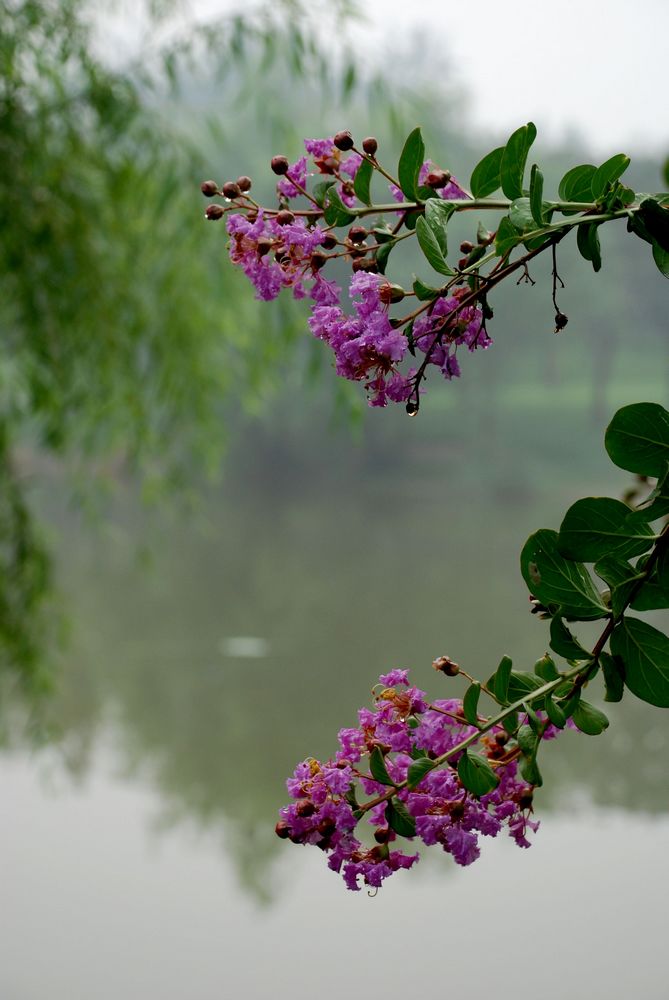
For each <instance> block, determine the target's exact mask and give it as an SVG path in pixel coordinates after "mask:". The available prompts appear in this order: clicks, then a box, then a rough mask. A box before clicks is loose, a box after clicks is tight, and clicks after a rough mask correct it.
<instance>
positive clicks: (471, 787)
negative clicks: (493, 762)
mask: <svg viewBox="0 0 669 1000" xmlns="http://www.w3.org/2000/svg"><path fill="white" fill-rule="evenodd" d="M458 777H459V778H460V781H461V782H462V784H463V785H464V786H465V788H466V789H467V791H468V792H471V794H472V795H473V796H474V797H475V798H477V799H480V798H481V796H482V795H487V794H488V792H492V790H493V788H497V786H498V785H499V778H498V777H497V775H496V774H495V772H494V771H493V769H492V767H491V766H490V764H489V763H488V761H487V760H486V759H485V757H481V755H480V754H477V753H470V752H469V751H468V750H465V751H464V753H463V754H462V756H461V757H460V760H459V761H458Z"/></svg>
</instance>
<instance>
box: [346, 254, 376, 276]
mask: <svg viewBox="0 0 669 1000" xmlns="http://www.w3.org/2000/svg"><path fill="white" fill-rule="evenodd" d="M351 268H352V270H353V271H354V272H357V271H367V273H368V274H378V271H379V265H378V264H377V263H376V261H375V260H369V259H367V258H365V257H356V258H355V260H354V261H353V264H352V265H351Z"/></svg>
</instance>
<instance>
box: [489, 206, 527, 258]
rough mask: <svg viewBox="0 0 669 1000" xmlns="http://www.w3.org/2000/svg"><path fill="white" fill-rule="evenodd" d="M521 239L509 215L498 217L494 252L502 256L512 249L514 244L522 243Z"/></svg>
mask: <svg viewBox="0 0 669 1000" xmlns="http://www.w3.org/2000/svg"><path fill="white" fill-rule="evenodd" d="M522 240H523V238H522V236H521V235H520V233H519V232H518V230H517V229H516V227H515V226H514V225H513V223H512V222H511V219H510V218H509V216H508V215H505V216H503V217H502V218H501V219H500V222H499V226H498V227H497V235H496V236H495V252H496V253H497V254H498V255H499V256H500V257H504V256H505V255H506V254H507V253H509V252H510V251H511V250H513V248H514V247H515V246H518V244H519V243H522Z"/></svg>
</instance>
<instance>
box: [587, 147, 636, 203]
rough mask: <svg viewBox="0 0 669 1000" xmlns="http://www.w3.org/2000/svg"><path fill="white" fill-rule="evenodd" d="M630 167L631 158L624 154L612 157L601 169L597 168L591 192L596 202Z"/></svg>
mask: <svg viewBox="0 0 669 1000" xmlns="http://www.w3.org/2000/svg"><path fill="white" fill-rule="evenodd" d="M629 165H630V158H629V156H626V155H625V154H624V153H616V154H615V156H612V157H610V158H609V159H608V160H606V162H605V163H602V165H601V167H597V169H596V170H595V172H594V174H593V175H592V181H591V183H590V190H591V192H592V197H593V199H594V200H595V201H599V199H600V198H601V197H602V195H604V194H605V193H606V189H607V187H608V186H609V184H613V183H614V182H615V181H617V180H618V179H619V178H620V177H622V175H623V174H624V173H625V171H626V170H627V168H628V167H629Z"/></svg>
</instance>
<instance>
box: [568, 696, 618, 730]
mask: <svg viewBox="0 0 669 1000" xmlns="http://www.w3.org/2000/svg"><path fill="white" fill-rule="evenodd" d="M572 719H573V720H574V725H575V726H576V728H577V729H580V730H581V732H582V733H585V734H586V735H587V736H599V734H600V733H603V732H604V730H605V729H607V728H608V725H609V720H608V719H607V718H606V716H605V715H604V713H603V712H600V711H599V709H598V708H595V707H594V705H591V704H589V702H587V701H583V699H581V700H580V701H579V703H578V705H577V706H576V708H575V709H574V714H573V715H572Z"/></svg>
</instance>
